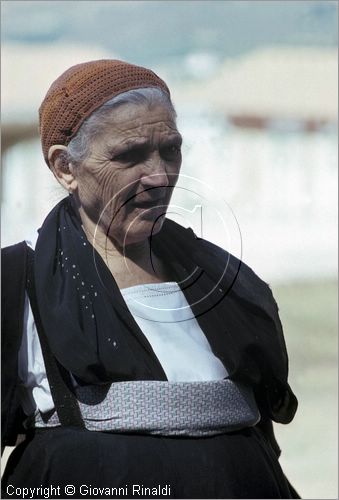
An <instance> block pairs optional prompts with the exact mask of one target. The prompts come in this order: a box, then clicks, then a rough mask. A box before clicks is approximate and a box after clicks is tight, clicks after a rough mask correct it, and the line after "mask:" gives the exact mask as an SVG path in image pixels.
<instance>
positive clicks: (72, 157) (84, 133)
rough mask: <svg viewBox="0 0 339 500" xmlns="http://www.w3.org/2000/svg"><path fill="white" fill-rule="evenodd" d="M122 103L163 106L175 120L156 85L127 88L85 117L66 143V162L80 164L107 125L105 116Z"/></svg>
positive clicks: (171, 110)
mask: <svg viewBox="0 0 339 500" xmlns="http://www.w3.org/2000/svg"><path fill="white" fill-rule="evenodd" d="M122 104H136V105H142V104H143V105H145V104H147V105H153V104H160V105H163V106H165V107H166V108H167V109H168V110H169V112H170V113H171V115H172V118H173V121H174V122H175V121H176V117H177V114H176V111H175V109H174V106H173V104H172V101H171V99H170V97H169V95H168V94H166V93H165V92H164V91H163V90H161V89H159V88H157V87H148V88H141V89H134V90H128V91H127V92H123V93H121V94H118V95H117V96H115V97H112V98H111V99H110V100H109V101H107V102H105V103H104V104H103V105H101V106H100V107H99V108H98V109H96V110H95V111H93V113H92V114H91V115H90V116H89V117H88V118H86V120H85V121H84V122H83V123H82V125H81V127H80V128H79V130H78V132H77V133H76V135H75V136H74V137H73V139H71V141H70V142H69V144H68V148H67V150H68V154H67V162H71V163H73V164H75V165H76V164H80V163H82V162H83V161H84V160H86V158H87V157H88V156H89V154H90V151H91V146H92V143H93V141H94V140H95V138H96V137H97V136H98V135H100V132H101V131H102V129H103V128H104V127H105V125H107V123H108V122H107V117H108V115H109V114H110V112H111V111H112V109H116V108H117V107H118V106H121V105H122Z"/></svg>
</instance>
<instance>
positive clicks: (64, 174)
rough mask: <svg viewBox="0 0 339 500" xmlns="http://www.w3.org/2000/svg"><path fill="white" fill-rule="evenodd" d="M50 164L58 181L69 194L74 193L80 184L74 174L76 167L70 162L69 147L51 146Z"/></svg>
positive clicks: (49, 152)
mask: <svg viewBox="0 0 339 500" xmlns="http://www.w3.org/2000/svg"><path fill="white" fill-rule="evenodd" d="M48 162H49V165H50V168H51V170H52V172H53V174H54V176H55V178H56V179H57V181H58V182H59V183H60V184H61V185H62V186H63V187H64V188H65V189H67V191H68V192H69V193H73V192H74V191H75V190H76V189H77V187H78V183H77V180H76V178H75V176H74V174H73V171H74V167H73V165H72V163H70V162H69V161H68V154H67V147H66V146H63V145H61V144H55V145H54V146H51V147H50V148H49V151H48Z"/></svg>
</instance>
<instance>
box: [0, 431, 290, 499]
mask: <svg viewBox="0 0 339 500" xmlns="http://www.w3.org/2000/svg"><path fill="white" fill-rule="evenodd" d="M2 488H3V498H24V497H25V498H27V497H29V496H28V494H27V490H24V488H32V490H29V492H30V493H32V496H30V497H31V498H291V493H290V490H289V486H288V482H287V480H286V478H285V477H284V474H283V472H282V470H281V468H280V465H279V462H278V460H277V458H276V455H275V454H274V452H273V450H272V448H271V446H270V444H269V443H268V442H267V440H266V438H265V437H264V435H263V434H262V433H261V431H260V430H258V429H256V428H248V429H244V430H242V431H237V432H233V433H227V434H222V435H218V436H213V437H203V438H185V437H175V438H174V437H156V436H149V435H148V436H146V435H137V434H113V433H108V432H91V431H87V430H81V429H77V428H69V427H57V428H50V429H41V430H36V431H35V432H34V434H32V435H31V436H30V437H29V438H28V440H26V441H25V442H23V443H22V444H20V445H19V446H17V448H16V449H15V450H14V451H13V453H12V454H11V456H10V458H9V460H8V464H7V467H6V470H5V473H4V477H3V482H2ZM33 489H34V490H33ZM30 493H29V494H30ZM48 495H49V496H48Z"/></svg>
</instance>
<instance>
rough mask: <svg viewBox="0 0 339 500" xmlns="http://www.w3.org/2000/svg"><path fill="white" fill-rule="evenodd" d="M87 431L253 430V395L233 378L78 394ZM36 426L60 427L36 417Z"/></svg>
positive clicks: (145, 383)
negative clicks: (247, 428) (246, 428)
mask: <svg viewBox="0 0 339 500" xmlns="http://www.w3.org/2000/svg"><path fill="white" fill-rule="evenodd" d="M76 395H77V399H78V401H79V407H80V411H81V415H82V418H83V420H84V424H85V427H86V429H88V430H91V431H112V432H119V433H128V432H131V433H143V434H152V435H160V436H208V435H209V436H211V435H215V434H221V433H225V432H231V431H235V430H239V429H241V428H245V427H251V426H254V425H255V424H256V423H258V421H259V420H260V413H259V410H258V408H257V405H256V403H255V400H254V396H253V393H252V391H251V390H250V389H249V388H247V387H245V386H243V385H242V384H239V383H234V382H232V381H231V380H229V379H224V380H218V381H207V382H167V381H153V380H141V381H130V382H116V383H113V384H111V385H110V386H85V387H77V389H76ZM33 425H34V426H35V427H55V426H58V425H60V422H59V419H58V416H57V414H56V412H54V413H53V414H52V416H47V415H41V413H40V412H37V414H36V415H35V418H34V424H33Z"/></svg>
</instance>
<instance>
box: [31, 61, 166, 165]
mask: <svg viewBox="0 0 339 500" xmlns="http://www.w3.org/2000/svg"><path fill="white" fill-rule="evenodd" d="M143 87H158V88H160V89H162V90H163V91H165V92H166V93H167V94H168V95H170V91H169V89H168V87H167V85H166V83H165V82H164V81H163V80H161V79H160V78H159V77H158V76H157V75H156V74H155V73H153V71H151V70H149V69H146V68H142V67H140V66H135V65H134V64H129V63H126V62H124V61H118V60H114V59H102V60H99V61H90V62H86V63H82V64H77V65H75V66H72V67H71V68H69V69H68V70H67V71H65V72H64V73H63V74H62V75H61V76H59V78H57V79H56V80H55V82H54V83H52V85H51V87H50V88H49V90H48V92H47V94H46V97H45V99H44V100H43V101H42V104H41V106H40V108H39V122H40V136H41V144H42V151H43V154H44V158H45V161H46V163H47V165H48V159H47V158H48V151H49V148H50V147H51V146H53V145H54V144H63V145H65V146H67V144H68V143H69V142H70V140H71V139H72V137H74V135H75V134H76V133H77V131H78V130H79V128H80V126H81V124H82V123H83V121H84V120H85V119H86V118H87V117H88V116H89V115H90V114H91V113H92V112H93V111H94V110H95V109H97V108H99V107H100V106H101V105H102V104H104V103H105V102H107V101H108V100H109V99H111V98H112V97H114V96H116V95H118V94H121V93H122V92H126V91H127V90H132V89H137V88H143Z"/></svg>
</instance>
